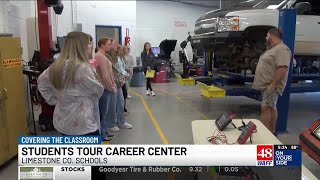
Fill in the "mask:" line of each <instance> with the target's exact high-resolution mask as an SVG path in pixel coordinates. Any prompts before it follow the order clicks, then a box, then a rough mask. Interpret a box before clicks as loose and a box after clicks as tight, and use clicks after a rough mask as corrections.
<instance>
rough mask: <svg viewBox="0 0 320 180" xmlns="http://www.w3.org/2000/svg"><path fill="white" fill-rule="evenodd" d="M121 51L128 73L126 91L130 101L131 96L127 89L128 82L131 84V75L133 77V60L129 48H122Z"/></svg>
mask: <svg viewBox="0 0 320 180" xmlns="http://www.w3.org/2000/svg"><path fill="white" fill-rule="evenodd" d="M123 51H124V60H125V64H126V71H127V72H128V73H129V78H128V80H127V81H126V85H127V91H128V95H127V98H128V99H131V96H130V94H129V87H130V82H131V79H132V75H133V67H134V60H133V58H132V56H131V55H130V47H129V46H124V49H123Z"/></svg>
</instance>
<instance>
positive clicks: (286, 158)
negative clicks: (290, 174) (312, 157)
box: [274, 149, 301, 166]
mask: <svg viewBox="0 0 320 180" xmlns="http://www.w3.org/2000/svg"><path fill="white" fill-rule="evenodd" d="M274 165H275V166H301V150H298V149H297V150H275V151H274Z"/></svg>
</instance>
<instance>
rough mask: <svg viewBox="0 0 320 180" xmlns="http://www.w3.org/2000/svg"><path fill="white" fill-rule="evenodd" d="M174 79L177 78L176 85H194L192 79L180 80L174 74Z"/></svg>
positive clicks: (180, 78)
mask: <svg viewBox="0 0 320 180" xmlns="http://www.w3.org/2000/svg"><path fill="white" fill-rule="evenodd" d="M176 77H177V78H178V84H180V85H195V81H194V79H192V78H190V77H189V78H182V77H181V75H180V74H177V73H176Z"/></svg>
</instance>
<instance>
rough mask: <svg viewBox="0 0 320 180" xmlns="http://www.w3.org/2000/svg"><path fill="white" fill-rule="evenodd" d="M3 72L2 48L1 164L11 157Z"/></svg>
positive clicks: (0, 71)
mask: <svg viewBox="0 0 320 180" xmlns="http://www.w3.org/2000/svg"><path fill="white" fill-rule="evenodd" d="M2 80H3V74H2V59H1V49H0V166H1V165H2V164H3V163H5V162H6V161H7V160H8V159H9V157H8V155H9V144H8V136H7V128H6V124H5V121H6V111H5V101H6V98H5V94H4V93H5V92H4V90H3V81H2Z"/></svg>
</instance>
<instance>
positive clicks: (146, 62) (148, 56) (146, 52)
mask: <svg viewBox="0 0 320 180" xmlns="http://www.w3.org/2000/svg"><path fill="white" fill-rule="evenodd" d="M141 61H142V68H143V70H144V73H145V74H146V73H147V70H153V69H154V61H155V55H154V54H153V52H152V51H151V45H150V43H148V42H146V43H145V44H144V46H143V51H142V53H141ZM150 92H151V95H152V96H155V93H154V92H153V91H152V87H151V78H147V92H146V94H147V95H148V96H149V95H150Z"/></svg>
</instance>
